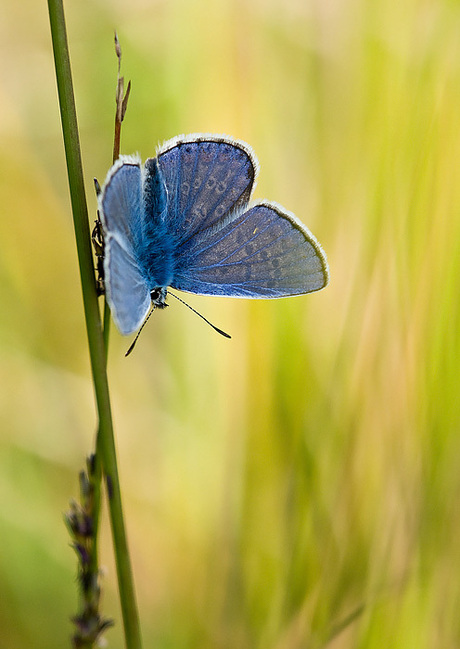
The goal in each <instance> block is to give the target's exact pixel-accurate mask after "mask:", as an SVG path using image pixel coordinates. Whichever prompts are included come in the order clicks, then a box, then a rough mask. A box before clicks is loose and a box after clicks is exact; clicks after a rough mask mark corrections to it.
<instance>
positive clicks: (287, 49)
mask: <svg viewBox="0 0 460 649" xmlns="http://www.w3.org/2000/svg"><path fill="white" fill-rule="evenodd" d="M66 15H67V23H68V36H69V44H70V50H71V59H72V65H73V74H74V87H75V94H76V101H77V109H78V117H79V125H80V131H81V144H82V154H83V162H84V169H85V180H86V183H87V196H88V202H89V209H90V214H91V217H92V218H94V217H95V211H96V200H95V196H94V191H93V186H92V178H93V176H96V177H97V178H98V179H99V180H100V181H101V182H102V181H103V179H104V177H105V174H106V172H107V169H108V168H109V166H110V164H111V149H112V138H113V118H114V90H115V82H116V59H115V55H114V48H113V30H114V28H116V29H117V30H118V33H119V37H120V42H121V45H122V48H123V73H124V75H125V78H126V79H131V81H132V84H133V87H132V93H131V97H130V102H129V107H128V112H127V116H126V120H125V122H124V126H123V133H122V152H123V153H133V152H136V151H139V153H140V154H141V155H142V157H143V158H146V157H147V156H152V155H153V154H154V151H155V147H156V145H157V143H158V142H161V141H163V140H165V139H168V138H170V137H172V136H174V135H176V134H178V133H189V132H214V133H227V134H230V135H233V136H234V137H237V138H240V139H243V140H246V141H247V142H249V143H250V144H251V145H252V146H253V147H254V150H255V152H256V155H257V156H258V158H259V161H260V163H261V171H260V176H259V183H258V186H257V188H256V191H255V197H257V198H268V199H271V200H276V201H278V202H279V203H281V204H282V205H284V206H285V207H286V208H288V209H289V210H291V211H293V212H294V213H295V214H296V215H297V216H298V217H299V218H300V219H301V220H302V221H303V222H304V223H305V224H306V225H307V226H308V227H309V228H310V229H311V230H312V231H313V233H314V234H315V235H316V236H317V237H318V239H319V240H320V242H321V243H322V245H323V247H324V249H325V251H326V253H327V255H328V259H329V263H330V268H331V284H330V286H329V287H328V288H327V289H326V290H324V291H322V292H320V293H317V294H313V295H310V296H306V297H300V298H292V299H287V300H281V301H276V300H275V301H266V302H264V301H257V302H248V301H245V300H230V299H228V300H223V299H212V298H201V297H195V296H188V299H189V302H190V303H191V305H192V306H193V307H195V308H197V309H199V310H200V311H201V312H202V313H203V314H204V315H205V316H207V317H208V318H210V319H211V320H212V321H213V322H215V324H216V325H218V326H220V327H222V328H223V329H225V330H226V331H229V332H230V333H231V335H232V340H231V341H228V340H225V339H223V338H221V337H220V336H218V335H216V334H215V333H214V332H213V331H212V330H211V329H210V328H209V327H207V326H206V325H205V324H204V323H203V322H202V321H201V320H200V319H199V318H197V317H196V316H194V315H193V314H191V313H190V312H189V311H188V310H187V309H186V308H185V307H182V306H181V305H180V304H178V303H174V304H172V305H171V308H169V309H168V310H167V311H165V312H159V313H156V314H155V315H154V317H153V318H152V319H151V321H150V323H149V326H148V327H147V328H146V330H145V331H144V333H143V335H142V337H141V339H140V341H139V343H138V347H137V348H136V350H135V352H134V353H133V354H132V356H130V357H129V358H128V359H125V358H124V352H125V351H126V349H127V347H128V345H129V342H130V340H127V339H122V338H121V337H120V336H119V335H118V334H117V333H116V331H115V329H114V328H113V329H112V336H111V344H110V358H109V380H110V384H111V393H112V400H113V411H114V422H115V430H116V436H117V443H118V450H119V460H120V472H121V480H122V490H123V498H124V506H125V515H126V520H127V527H128V535H129V542H130V548H131V552H132V559H133V564H134V575H135V581H136V587H137V592H138V598H139V606H140V614H141V620H142V629H143V635H144V640H145V646H146V647H155V648H158V649H172V648H174V649H178V648H184V649H185V648H190V649H191V648H198V647H199V648H200V649H206V648H209V649H211V648H212V649H215V648H219V649H230V648H238V649H256V648H260V649H267V648H273V649H300V648H302V649H306V648H308V649H311V648H312V649H316V648H320V647H325V646H327V647H328V648H330V649H348V648H350V649H351V648H357V647H362V648H366V649H368V648H369V649H388V647H391V648H392V649H399V648H401V649H412V648H417V649H424V648H428V647H429V648H436V649H438V648H442V649H448V648H454V647H459V646H460V616H459V613H458V611H459V608H460V398H459V382H460V381H459V379H460V354H459V352H460V349H459V347H460V332H459V326H460V323H459V314H460V305H459V295H458V293H459V280H460V181H459V179H460V47H459V45H460V4H459V3H458V2H455V1H454V0H438V1H437V2H433V1H430V0H401V1H400V2H398V3H396V2H391V1H390V0H375V2H368V1H367V0H341V1H340V0H304V1H302V0H247V1H246V2H243V1H242V0H233V1H232V0H214V1H212V0H204V1H197V2H187V1H186V0H169V1H168V2H166V1H163V2H154V1H148V0H130V2H121V1H120V0H111V1H110V0H99V1H96V2H89V1H88V0H81V1H79V2H67V6H66ZM0 75H1V76H0V205H1V214H2V216H1V220H0V242H1V243H0V298H1V305H2V306H1V314H2V315H1V318H0V356H1V363H0V375H1V391H0V447H1V450H0V465H1V466H0V539H1V551H0V647H1V648H2V649H3V647H5V648H14V649H26V648H27V649H29V648H30V647H37V648H39V647H46V648H47V649H54V648H56V649H57V648H59V649H61V648H62V647H65V646H68V638H69V636H70V634H71V631H72V629H71V625H70V622H69V617H70V616H71V615H72V614H74V613H75V612H76V608H77V591H76V584H75V570H76V561H75V556H74V553H73V551H72V550H71V548H70V547H69V537H68V534H67V531H66V529H65V527H64V524H63V522H62V512H64V511H65V510H66V509H67V507H68V501H69V499H70V498H71V497H74V496H76V495H77V493H78V471H79V470H80V469H81V468H83V466H84V459H85V456H86V455H87V454H88V453H89V452H90V451H91V450H92V447H93V438H94V429H95V421H96V417H95V408H94V402H93V391H92V385H91V381H90V371H89V361H88V351H87V345H86V334H85V328H84V319H83V309H82V300H81V289H80V285H79V277H78V270H77V258H76V249H75V242H74V238H73V226H72V220H71V213H70V203H69V194H68V187H67V176H66V169H65V161H64V154H63V144H62V136H61V128H60V120H59V113H58V104H57V93H56V84H55V78H54V63H53V59H52V52H51V43H50V32H49V25H48V15H47V5H46V3H45V2H44V1H42V2H31V1H30V0H24V1H23V2H21V3H17V2H13V1H12V0H10V1H9V2H8V0H7V1H6V2H4V3H3V6H2V19H1V21H0ZM108 528H109V526H108V521H107V515H106V513H104V519H103V530H102V539H101V544H102V545H101V562H102V564H103V566H104V570H105V577H104V582H103V583H104V612H105V614H106V615H108V616H112V617H114V618H115V619H116V627H115V628H114V629H113V630H110V631H109V632H108V634H107V639H108V640H109V646H110V647H113V648H117V649H121V647H122V646H123V639H122V637H123V636H122V628H121V617H120V611H119V608H118V603H117V586H116V579H115V572H114V565H113V559H112V549H111V543H110V532H109V529H108Z"/></svg>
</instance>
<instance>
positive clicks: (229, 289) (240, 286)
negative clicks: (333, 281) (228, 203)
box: [171, 201, 328, 298]
mask: <svg viewBox="0 0 460 649" xmlns="http://www.w3.org/2000/svg"><path fill="white" fill-rule="evenodd" d="M327 281H328V271H327V262H326V257H325V255H324V253H323V251H322V249H321V246H320V245H319V243H318V242H317V241H316V239H315V238H314V236H313V235H312V234H311V233H310V232H309V230H307V228H305V226H304V225H303V224H302V223H300V221H298V220H297V219H296V217H295V216H294V215H293V214H291V213H290V212H287V211H286V210H284V209H283V208H282V207H281V206H279V205H277V204H276V203H270V202H268V201H266V202H261V203H258V204H256V205H253V206H252V207H250V208H249V209H247V210H246V211H241V212H239V213H234V214H233V215H230V216H229V217H228V218H227V220H226V221H225V220H224V221H223V222H222V223H220V224H217V225H214V226H212V227H210V228H208V229H207V230H204V231H203V232H200V233H199V234H198V235H196V236H195V237H193V238H192V239H191V240H190V241H188V242H187V245H186V246H183V247H182V248H181V249H180V250H179V257H178V265H177V270H176V274H175V276H174V280H173V282H172V284H171V286H173V287H174V288H177V289H180V290H183V291H189V292H192V293H200V294H203V295H225V296H232V297H249V298H257V297H260V298H275V297H287V296H289V295H301V294H303V293H309V292H312V291H317V290H319V289H320V288H323V286H325V285H326V284H327Z"/></svg>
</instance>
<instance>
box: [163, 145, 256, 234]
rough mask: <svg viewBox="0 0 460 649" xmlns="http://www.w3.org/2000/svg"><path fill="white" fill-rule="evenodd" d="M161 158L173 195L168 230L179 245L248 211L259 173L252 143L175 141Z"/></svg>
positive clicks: (169, 207)
mask: <svg viewBox="0 0 460 649" xmlns="http://www.w3.org/2000/svg"><path fill="white" fill-rule="evenodd" d="M157 159H158V165H159V168H160V171H161V173H162V175H163V178H164V181H165V184H166V188H167V192H168V212H167V220H168V229H169V231H170V232H171V234H172V235H173V236H174V237H175V239H176V241H177V243H178V245H180V244H182V243H184V242H185V241H187V240H188V239H190V238H192V237H194V236H195V235H196V234H197V233H198V232H200V231H201V230H203V229H205V228H208V227H210V226H212V225H214V224H215V223H217V222H218V221H220V220H221V219H222V217H223V216H224V215H226V214H227V213H228V212H230V211H233V210H235V209H237V208H242V207H244V206H245V205H246V204H247V202H248V201H249V198H250V196H251V192H252V188H253V186H254V182H255V178H256V176H257V169H258V163H257V160H256V158H255V156H254V153H253V152H252V149H251V148H250V147H249V146H248V145H247V144H245V143H244V142H240V141H238V140H233V139H231V138H228V137H225V136H216V135H196V134H195V135H188V136H179V137H178V138H174V139H173V140H170V141H169V142H166V143H165V144H164V145H163V146H162V147H161V148H160V149H159V150H158V152H157Z"/></svg>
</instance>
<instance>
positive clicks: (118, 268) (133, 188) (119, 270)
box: [98, 156, 151, 335]
mask: <svg viewBox="0 0 460 649" xmlns="http://www.w3.org/2000/svg"><path fill="white" fill-rule="evenodd" d="M98 200H99V213H100V216H101V221H102V226H103V230H104V283H105V290H106V296H107V301H108V303H109V306H110V310H111V312H112V317H113V319H114V321H115V324H116V325H117V327H118V329H119V331H120V332H121V333H122V334H124V335H127V334H130V333H132V332H133V331H136V329H138V328H139V326H140V325H141V323H142V322H143V320H144V319H145V317H146V315H147V313H148V310H149V308H150V303H151V299H150V289H149V286H148V285H147V283H146V281H145V278H144V276H143V275H142V273H141V271H140V268H139V264H138V260H137V255H136V254H135V249H136V245H137V244H136V242H137V241H138V240H139V237H140V228H141V227H142V225H141V224H142V222H143V209H144V208H143V203H142V172H141V168H140V160H138V159H137V158H133V157H130V156H123V157H121V158H120V159H119V161H117V163H116V164H115V165H114V166H113V167H112V168H111V170H110V171H109V173H108V175H107V179H106V181H105V183H104V186H103V187H102V191H101V193H100V194H99V198H98Z"/></svg>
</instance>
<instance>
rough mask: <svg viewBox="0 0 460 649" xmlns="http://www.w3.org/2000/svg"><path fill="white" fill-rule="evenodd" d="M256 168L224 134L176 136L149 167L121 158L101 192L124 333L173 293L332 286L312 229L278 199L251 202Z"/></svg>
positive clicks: (109, 272) (289, 291)
mask: <svg viewBox="0 0 460 649" xmlns="http://www.w3.org/2000/svg"><path fill="white" fill-rule="evenodd" d="M258 168H259V165H258V162H257V159H256V157H255V155H254V153H253V151H252V149H251V147H250V146H249V145H248V144H246V143H244V142H241V141H239V140H235V139H233V138H230V137H227V136H220V135H205V134H193V135H186V136H178V137H175V138H173V139H172V140H169V141H167V142H165V143H164V144H163V145H162V146H161V147H160V148H159V149H158V150H157V152H156V157H155V158H149V159H148V160H147V161H146V162H145V164H144V165H142V162H141V159H140V158H139V156H126V155H122V156H120V158H119V159H118V160H117V161H116V162H115V164H114V165H113V166H112V168H111V169H110V170H109V172H108V174H107V177H106V180H105V182H104V185H103V186H102V189H101V190H100V192H99V195H98V203H99V214H100V219H101V224H102V231H103V239H104V261H103V270H104V283H105V292H106V298H107V301H108V304H109V306H110V310H111V313H112V317H113V319H114V321H115V324H116V326H117V328H118V329H119V331H120V333H122V334H124V335H128V334H131V333H133V332H134V331H136V330H137V329H138V328H139V327H140V326H141V325H142V323H143V322H144V320H145V318H146V317H147V314H148V312H149V310H150V308H151V307H152V306H153V307H154V308H155V307H158V308H162V307H164V306H166V296H167V294H168V288H169V287H172V288H175V289H178V290H180V291H186V292H189V293H197V294H200V295H213V296H226V297H243V298H279V297H287V296H291V295H302V294H304V293H310V292H312V291H317V290H319V289H321V288H323V287H324V286H326V284H327V283H328V280H329V270H328V264H327V260H326V255H325V254H324V252H323V250H322V248H321V246H320V244H319V243H318V241H317V240H316V239H315V237H314V236H313V235H312V234H311V232H310V231H309V230H308V229H307V228H306V227H305V226H304V225H303V224H302V223H301V222H300V221H299V220H298V219H297V218H296V217H295V216H294V214H291V212H288V211H287V210H285V209H284V208H283V207H281V206H280V205H278V204H277V203H274V202H269V201H266V200H263V201H257V202H251V203H250V202H249V200H250V197H251V193H252V190H253V188H254V185H255V182H256V177H257V173H258Z"/></svg>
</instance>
